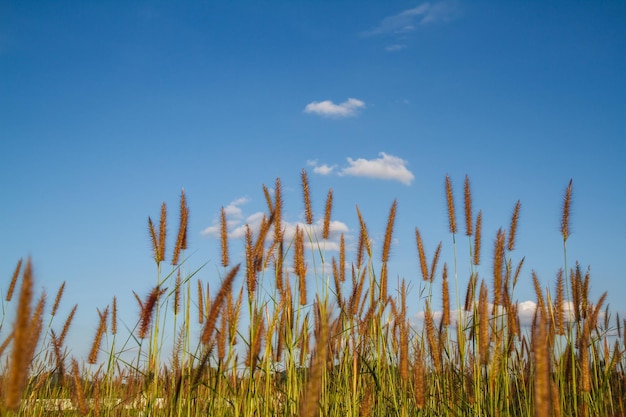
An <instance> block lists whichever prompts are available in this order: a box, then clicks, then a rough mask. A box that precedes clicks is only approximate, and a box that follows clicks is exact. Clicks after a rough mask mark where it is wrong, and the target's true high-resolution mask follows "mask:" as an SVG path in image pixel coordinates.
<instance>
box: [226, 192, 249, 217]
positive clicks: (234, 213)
mask: <svg viewBox="0 0 626 417" xmlns="http://www.w3.org/2000/svg"><path fill="white" fill-rule="evenodd" d="M247 202H248V199H247V198H246V197H241V198H238V199H237V200H235V201H233V202H231V203H230V204H229V205H227V206H226V207H224V212H226V216H231V217H236V218H240V217H241V213H242V211H241V207H240V206H242V205H244V204H246V203H247Z"/></svg>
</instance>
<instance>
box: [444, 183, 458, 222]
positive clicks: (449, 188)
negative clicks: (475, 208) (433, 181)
mask: <svg viewBox="0 0 626 417" xmlns="http://www.w3.org/2000/svg"><path fill="white" fill-rule="evenodd" d="M446 201H447V203H448V223H449V225H450V233H452V234H455V233H456V216H455V214H454V198H453V195H452V182H451V181H450V176H449V175H446Z"/></svg>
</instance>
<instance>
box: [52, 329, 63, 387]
mask: <svg viewBox="0 0 626 417" xmlns="http://www.w3.org/2000/svg"><path fill="white" fill-rule="evenodd" d="M50 338H51V339H52V342H51V343H52V349H53V351H54V360H55V366H56V373H57V375H58V377H59V381H60V383H61V385H63V380H64V378H65V360H64V357H63V353H62V348H63V345H61V344H60V343H59V339H58V337H57V335H56V333H55V332H54V330H53V329H50Z"/></svg>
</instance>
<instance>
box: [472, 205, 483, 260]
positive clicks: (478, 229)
mask: <svg viewBox="0 0 626 417" xmlns="http://www.w3.org/2000/svg"><path fill="white" fill-rule="evenodd" d="M482 224H483V212H482V210H480V211H479V212H478V215H477V216H476V229H475V231H474V265H480V238H481V232H482Z"/></svg>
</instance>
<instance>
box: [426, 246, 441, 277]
mask: <svg viewBox="0 0 626 417" xmlns="http://www.w3.org/2000/svg"><path fill="white" fill-rule="evenodd" d="M440 255H441V242H439V244H438V245H437V249H435V253H434V254H433V262H432V263H431V265H430V277H429V281H430V282H431V283H432V282H433V281H435V273H436V272H437V263H438V262H439V256H440Z"/></svg>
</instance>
